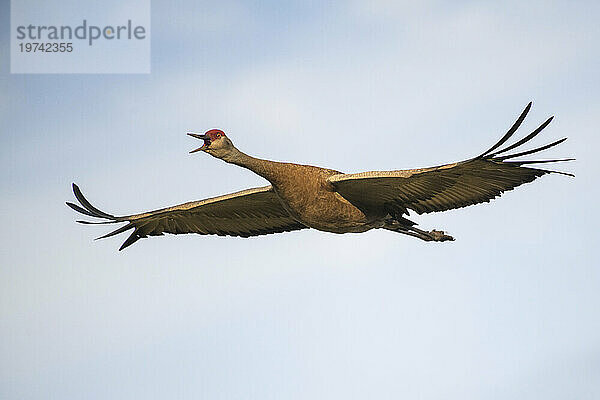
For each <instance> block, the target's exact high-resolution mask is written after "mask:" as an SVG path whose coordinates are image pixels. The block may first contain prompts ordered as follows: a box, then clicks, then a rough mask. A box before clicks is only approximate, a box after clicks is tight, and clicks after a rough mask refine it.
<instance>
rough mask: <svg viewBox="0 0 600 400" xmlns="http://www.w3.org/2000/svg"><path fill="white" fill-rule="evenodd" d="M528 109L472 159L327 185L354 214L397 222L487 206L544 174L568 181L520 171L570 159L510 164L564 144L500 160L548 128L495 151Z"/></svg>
mask: <svg viewBox="0 0 600 400" xmlns="http://www.w3.org/2000/svg"><path fill="white" fill-rule="evenodd" d="M530 108H531V103H529V104H528V105H527V107H526V108H525V110H524V111H523V112H522V113H521V116H520V117H519V118H518V119H517V121H516V122H515V123H514V124H513V126H512V127H511V128H510V129H509V130H508V132H507V133H506V134H505V135H504V136H503V137H502V139H500V141H498V142H497V143H496V144H495V145H494V146H492V147H491V148H490V149H488V150H487V151H486V152H484V153H483V154H481V155H479V156H477V157H475V158H471V159H469V160H465V161H461V162H456V163H452V164H446V165H441V166H438V167H432V168H419V169H408V170H398V171H372V172H360V173H357V174H338V175H333V176H330V177H329V178H328V181H329V182H330V183H331V184H332V185H333V186H334V187H335V190H336V191H337V192H338V193H340V194H341V195H342V196H343V197H344V198H345V199H346V200H348V201H349V202H351V203H352V204H354V205H355V206H357V207H358V208H361V209H363V210H377V211H379V212H384V211H385V212H388V213H390V214H391V215H396V216H402V215H403V214H408V209H411V210H414V211H416V212H417V213H418V214H422V213H430V212H436V211H446V210H451V209H454V208H460V207H466V206H469V205H472V204H478V203H483V202H489V201H490V200H492V199H494V198H496V197H498V196H500V195H501V194H502V193H503V192H505V191H508V190H512V189H514V188H516V187H517V186H519V185H522V184H524V183H528V182H531V181H533V180H534V179H536V178H538V177H540V176H542V175H545V174H548V173H559V174H564V175H571V176H572V174H569V173H564V172H559V171H551V170H546V169H539V168H531V167H527V166H526V165H530V164H539V163H553V162H557V161H570V160H572V159H571V158H567V159H558V160H539V161H538V160H534V161H519V160H513V158H515V157H520V156H525V155H528V154H533V153H537V152H539V151H542V150H546V149H549V148H551V147H554V146H557V145H559V144H560V143H562V142H564V141H565V140H566V138H564V139H560V140H557V141H555V142H553V143H550V144H547V145H545V146H541V147H538V148H535V149H531V150H527V151H522V152H518V153H514V154H508V155H500V154H502V153H505V152H507V151H509V150H513V149H515V148H518V147H519V146H521V145H523V144H525V143H527V142H528V141H529V140H531V139H533V138H534V137H535V136H536V135H538V134H539V133H540V132H541V131H542V130H543V129H544V128H545V127H546V126H548V124H549V123H550V121H552V117H551V118H549V119H547V120H546V122H544V123H543V124H542V125H541V126H540V127H539V128H537V129H536V130H534V131H533V132H531V133H530V134H529V135H527V136H525V137H524V138H523V139H521V140H519V141H517V142H516V143H514V144H512V145H510V146H507V147H505V148H504V149H501V150H496V149H498V148H499V147H501V146H502V145H503V144H504V143H505V142H506V141H507V140H508V139H509V138H510V137H511V136H512V135H513V134H514V133H515V132H516V130H517V129H518V128H519V126H520V125H521V123H522V122H523V120H524V119H525V116H526V115H527V113H528V112H529V109H530Z"/></svg>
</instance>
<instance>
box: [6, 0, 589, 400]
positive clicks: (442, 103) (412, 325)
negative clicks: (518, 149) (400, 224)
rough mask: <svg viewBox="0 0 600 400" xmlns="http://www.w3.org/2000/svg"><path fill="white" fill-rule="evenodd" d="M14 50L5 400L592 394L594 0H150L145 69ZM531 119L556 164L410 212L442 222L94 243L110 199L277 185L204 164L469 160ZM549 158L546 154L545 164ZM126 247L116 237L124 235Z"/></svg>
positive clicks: (171, 200) (130, 207) (137, 201)
mask: <svg viewBox="0 0 600 400" xmlns="http://www.w3.org/2000/svg"><path fill="white" fill-rule="evenodd" d="M1 4H2V6H1V7H2V16H3V20H4V22H5V24H4V26H5V28H4V29H2V30H1V35H2V36H1V37H0V49H1V50H0V51H1V52H2V54H3V55H5V56H4V57H1V58H0V88H1V90H0V119H1V120H2V121H3V124H2V126H3V132H2V136H1V138H0V140H1V141H2V146H0V154H1V156H0V163H1V164H0V167H1V168H0V171H1V172H0V207H1V208H2V210H3V213H2V215H3V217H2V221H3V226H4V228H5V229H3V231H2V233H0V235H2V242H3V246H2V250H0V260H1V261H2V262H1V263H0V264H1V265H2V267H1V268H0V285H1V287H0V313H1V314H0V315H1V318H0V359H2V362H0V397H2V398H9V399H17V398H18V399H47V398H60V399H80V398H87V399H106V398H111V399H121V398H122V399H126V398H127V399H129V398H141V397H144V398H173V397H175V398H184V399H187V398H190V399H192V398H194V399H195V398H211V399H241V398H244V399H247V398H260V399H264V398H291V399H295V398H297V399H304V398H328V399H331V398H351V399H352V398H366V397H372V398H383V399H387V398H390V399H392V398H394V399H396V398H420V399H438V398H448V399H505V398H512V399H552V398H556V399H559V398H561V399H562V398H578V399H596V398H598V397H599V396H600V384H599V382H600V318H598V309H599V307H600V294H599V293H600V272H599V271H598V267H597V265H598V264H599V263H598V257H597V254H596V252H595V251H594V250H595V246H596V245H597V239H598V236H599V235H598V233H597V228H596V227H597V225H598V224H597V222H598V218H597V216H596V215H595V213H594V208H593V207H594V205H595V203H596V200H595V199H597V198H598V197H599V195H600V193H599V192H598V188H597V184H596V183H597V176H598V173H599V172H600V171H599V166H598V162H597V155H596V151H597V146H598V144H599V141H598V128H597V118H598V117H597V116H598V115H600V98H599V96H598V91H599V89H600V84H599V83H600V82H599V79H598V74H597V70H598V69H599V66H600V62H599V61H600V56H599V53H598V42H599V40H600V28H599V26H598V23H597V21H598V17H599V16H600V13H599V11H600V10H599V6H598V4H597V3H595V2H588V3H585V2H581V3H577V5H573V3H570V2H552V3H548V2H526V3H525V2H505V3H502V4H500V3H497V4H496V3H494V4H492V3H491V2H490V3H479V2H419V4H412V2H393V1H383V0H382V1H368V2H361V1H350V2H335V3H328V4H322V3H320V2H202V1H201V2H196V1H187V2H180V3H178V4H177V5H173V4H171V3H163V4H161V3H159V2H156V1H154V2H153V3H152V27H151V30H152V73H151V74H147V75H118V74H114V75H68V74H65V75H17V74H10V73H9V65H10V64H9V59H8V54H9V30H8V29H9V28H8V27H9V4H8V2H7V1H4V2H2V3H1ZM531 100H533V101H534V105H533V109H532V111H531V113H530V115H529V117H528V119H527V120H526V122H525V124H524V128H525V129H524V130H523V132H522V135H524V134H526V133H528V132H530V131H531V130H532V129H534V128H535V127H537V125H538V124H539V123H541V122H542V121H544V120H545V119H546V118H547V117H548V116H550V115H556V118H555V120H554V121H553V122H552V124H551V125H550V126H549V127H548V128H547V130H546V131H544V134H542V135H540V136H541V137H540V138H536V142H535V144H544V143H546V142H549V141H551V140H553V139H558V138H561V137H563V136H568V137H569V140H568V141H567V142H565V143H564V144H562V145H561V146H559V147H558V148H556V149H553V150H550V151H549V152H548V153H547V154H548V156H551V157H554V156H559V157H566V156H575V157H576V158H577V161H576V162H574V163H570V164H565V165H563V166H561V169H562V170H565V171H569V172H573V173H575V174H576V175H577V176H576V178H574V179H571V178H567V177H564V176H557V175H556V176H545V177H543V178H541V179H539V180H538V181H536V182H535V183H533V184H529V185H525V186H523V187H520V188H519V189H518V190H516V191H514V192H509V193H507V194H505V195H504V196H503V197H502V198H501V199H498V200H496V201H494V202H492V203H491V204H484V205H479V206H474V207H469V208H466V209H461V210H455V211H450V212H446V213H442V214H431V215H423V216H415V219H416V221H418V222H419V223H420V225H421V226H422V227H424V228H428V229H430V228H438V229H444V230H446V231H448V232H450V233H451V234H452V235H453V236H454V237H455V238H456V239H457V241H456V242H453V243H444V244H431V243H422V242H420V241H417V240H416V239H415V240H412V239H411V238H407V237H405V236H402V235H395V234H393V233H390V232H383V231H371V232H368V233H365V234H360V235H334V234H327V233H322V232H317V231H301V232H292V233H288V234H282V235H272V236H268V237H260V238H254V239H239V238H222V237H212V236H206V237H203V236H197V235H187V236H166V237H160V238H151V239H147V240H141V241H139V242H138V243H136V244H135V246H132V247H131V248H128V249H127V250H126V251H124V252H120V253H119V252H117V248H118V247H119V245H120V243H121V241H120V240H119V238H111V239H107V240H103V241H97V242H94V241H92V239H93V238H94V237H97V236H99V235H101V234H102V233H103V232H105V230H104V229H103V228H101V227H89V226H81V225H77V224H75V223H74V220H75V219H77V218H78V217H77V216H76V215H74V213H73V212H72V211H71V210H70V209H68V208H67V207H66V206H64V201H66V200H72V193H71V191H70V190H71V189H70V184H71V182H77V183H78V184H79V185H80V186H81V188H82V190H83V191H84V193H85V194H86V195H87V196H88V197H89V199H90V200H91V201H92V202H93V203H94V204H96V205H97V206H98V207H99V208H101V209H103V210H106V211H108V212H112V213H115V214H128V213H133V212H138V211H145V210H149V209H155V208H159V207H163V206H168V205H173V204H177V203H181V202H185V201H189V200H196V199H202V198H206V197H211V196H215V195H219V194H223V193H228V192H232V191H236V190H240V189H244V188H247V187H253V186H261V185H264V184H265V182H264V181H263V180H262V179H261V178H259V177H258V176H255V175H253V174H252V173H250V172H249V171H246V170H243V169H240V168H237V167H235V166H230V165H227V164H225V163H223V162H221V161H219V160H216V159H214V158H212V157H209V156H207V155H205V154H194V155H189V154H187V152H188V151H189V150H191V149H192V148H193V147H194V146H195V145H196V143H194V142H193V141H192V140H191V139H190V138H188V137H187V136H185V132H187V131H189V130H193V131H203V130H206V129H209V128H214V127H218V128H221V129H224V130H225V131H226V132H227V133H228V135H229V136H230V137H231V138H232V139H233V141H234V143H235V144H236V145H237V146H238V147H239V148H240V149H241V150H243V151H245V152H247V153H249V154H253V155H256V156H260V157H265V158H271V159H276V160H283V161H295V162H301V163H308V164H314V165H320V166H326V167H331V168H335V169H338V170H342V171H345V172H359V171H363V170H379V169H382V170H385V169H400V168H413V167H425V166H431V165H437V164H440V163H443V162H451V161H457V160H461V159H464V158H468V157H471V156H474V155H477V154H479V153H480V152H481V151H483V150H484V149H486V148H488V147H489V146H490V145H491V144H492V143H494V142H495V141H496V140H497V139H498V138H499V137H500V135H501V134H502V133H503V132H505V131H506V129H507V128H508V127H509V126H510V125H511V124H512V122H513V121H514V119H515V118H516V117H517V115H518V114H519V113H520V112H521V110H522V109H523V107H524V106H525V105H526V104H527V103H528V102H529V101H531ZM544 155H545V154H544ZM121 240H123V238H121Z"/></svg>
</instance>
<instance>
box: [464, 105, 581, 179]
mask: <svg viewBox="0 0 600 400" xmlns="http://www.w3.org/2000/svg"><path fill="white" fill-rule="evenodd" d="M531 105H532V102H530V103H529V104H527V107H525V110H523V112H522V113H521V115H520V116H519V118H517V120H516V122H515V123H514V124H513V125H512V126H511V127H510V129H509V130H508V132H506V134H504V136H502V138H501V139H500V140H499V141H498V142H497V143H496V144H494V145H493V146H492V147H490V148H489V149H488V150H487V151H486V152H484V153H483V154H481V155H479V156H478V157H475V159H486V160H490V161H496V162H505V163H508V164H513V165H519V166H520V165H524V164H540V163H553V162H559V161H571V160H574V158H566V159H555V160H540V161H505V160H510V159H512V158H516V157H520V156H525V155H528V154H534V153H537V152H540V151H543V150H547V149H549V148H551V147H554V146H558V145H559V144H561V143H562V142H564V141H565V140H567V138H566V137H565V138H562V139H559V140H557V141H554V142H552V143H549V144H547V145H544V146H540V147H536V148H534V149H531V150H526V151H521V152H518V153H514V154H508V155H505V156H501V157H498V155H499V154H501V153H505V152H507V151H509V150H513V149H515V148H518V147H519V146H521V145H523V144H525V143H527V142H529V141H530V140H531V139H533V138H534V137H536V136H537V135H538V134H539V133H540V132H541V131H542V130H544V129H545V128H546V127H547V126H548V125H549V124H550V122H552V120H553V119H554V116H551V117H550V118H548V119H547V120H546V121H544V122H543V123H542V124H541V125H540V126H539V127H538V128H537V129H535V130H534V131H533V132H531V133H530V134H528V135H527V136H525V137H524V138H522V139H521V140H519V141H517V142H515V143H514V144H512V145H510V146H507V147H505V148H504V149H501V150H498V151H495V150H496V149H498V148H499V147H501V146H502V145H503V144H504V143H506V141H507V140H508V139H510V138H511V137H512V135H513V134H514V133H515V132H516V131H517V129H518V128H519V127H520V126H521V124H522V122H523V120H524V119H525V117H526V116H527V114H528V113H529V110H530V109H531ZM541 171H544V172H546V173H557V174H562V175H568V176H575V175H573V174H570V173H566V172H560V171H550V170H541Z"/></svg>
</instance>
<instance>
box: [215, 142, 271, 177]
mask: <svg viewBox="0 0 600 400" xmlns="http://www.w3.org/2000/svg"><path fill="white" fill-rule="evenodd" d="M220 158H221V159H222V160H223V161H225V162H228V163H230V164H235V165H239V166H240V167H244V168H247V169H249V170H250V171H252V172H254V173H255V174H258V175H260V176H262V177H263V178H265V179H266V180H268V181H269V182H271V183H272V182H273V179H274V178H275V175H274V174H275V169H276V166H277V164H279V163H278V162H276V161H270V160H262V159H260V158H255V157H252V156H249V155H248V154H246V153H242V152H241V151H239V150H238V149H236V148H235V147H234V148H233V150H232V151H231V152H229V153H228V154H226V155H225V156H223V157H220Z"/></svg>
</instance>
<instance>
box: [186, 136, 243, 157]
mask: <svg viewBox="0 0 600 400" xmlns="http://www.w3.org/2000/svg"><path fill="white" fill-rule="evenodd" d="M188 135H190V136H192V137H195V138H196V139H202V140H204V144H203V145H202V146H201V147H198V148H197V149H195V150H192V151H190V153H195V152H197V151H204V152H207V153H208V154H210V155H212V156H215V157H217V158H222V157H223V156H225V155H227V154H228V153H230V152H231V150H233V149H234V147H233V143H232V142H231V140H229V138H228V137H227V136H225V132H223V131H222V130H220V129H211V130H209V131H207V132H206V133H205V134H204V135H198V134H196V133H188Z"/></svg>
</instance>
